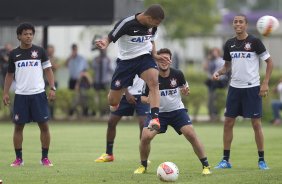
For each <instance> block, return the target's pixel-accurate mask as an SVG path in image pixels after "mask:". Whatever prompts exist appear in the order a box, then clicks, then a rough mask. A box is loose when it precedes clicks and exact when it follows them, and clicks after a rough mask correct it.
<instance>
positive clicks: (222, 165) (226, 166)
mask: <svg viewBox="0 0 282 184" xmlns="http://www.w3.org/2000/svg"><path fill="white" fill-rule="evenodd" d="M214 168H215V169H230V168H232V165H231V164H230V163H229V162H227V161H226V160H222V161H220V162H219V163H218V165H217V166H215V167H214Z"/></svg>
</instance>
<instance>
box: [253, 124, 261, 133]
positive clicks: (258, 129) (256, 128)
mask: <svg viewBox="0 0 282 184" xmlns="http://www.w3.org/2000/svg"><path fill="white" fill-rule="evenodd" d="M253 129H254V131H260V130H261V124H260V123H253Z"/></svg>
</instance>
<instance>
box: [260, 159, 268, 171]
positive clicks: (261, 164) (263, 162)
mask: <svg viewBox="0 0 282 184" xmlns="http://www.w3.org/2000/svg"><path fill="white" fill-rule="evenodd" d="M258 167H259V169H260V170H268V169H269V167H268V166H267V165H266V163H265V161H259V162H258Z"/></svg>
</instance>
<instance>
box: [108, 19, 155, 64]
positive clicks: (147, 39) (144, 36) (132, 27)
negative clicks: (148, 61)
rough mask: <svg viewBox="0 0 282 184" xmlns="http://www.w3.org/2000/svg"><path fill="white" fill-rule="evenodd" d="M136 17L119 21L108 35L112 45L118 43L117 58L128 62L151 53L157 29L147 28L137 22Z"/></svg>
mask: <svg viewBox="0 0 282 184" xmlns="http://www.w3.org/2000/svg"><path fill="white" fill-rule="evenodd" d="M137 15H138V14H136V15H132V16H130V17H127V18H125V19H122V20H120V21H119V22H118V23H117V24H116V25H115V27H114V29H113V30H112V31H111V32H110V33H109V35H108V37H109V39H110V40H111V41H113V42H114V43H115V42H116V41H118V48H119V52H118V58H119V59H121V60H128V59H132V58H136V57H138V56H141V55H144V54H150V53H151V52H152V48H153V45H152V43H151V42H152V41H154V39H155V37H156V31H157V27H154V28H148V27H146V26H145V25H143V24H141V23H140V22H138V20H137V19H136V16H137Z"/></svg>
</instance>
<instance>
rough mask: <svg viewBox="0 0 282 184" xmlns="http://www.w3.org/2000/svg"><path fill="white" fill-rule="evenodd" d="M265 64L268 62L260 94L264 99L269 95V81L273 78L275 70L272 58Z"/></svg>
mask: <svg viewBox="0 0 282 184" xmlns="http://www.w3.org/2000/svg"><path fill="white" fill-rule="evenodd" d="M265 62H266V71H265V77H264V80H263V82H262V84H261V87H260V92H259V95H260V96H263V97H264V96H266V95H267V93H268V90H269V86H268V83H269V79H270V77H271V73H272V69H273V62H272V59H271V58H268V59H267V60H265Z"/></svg>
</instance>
